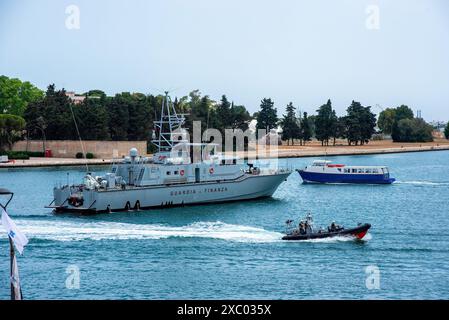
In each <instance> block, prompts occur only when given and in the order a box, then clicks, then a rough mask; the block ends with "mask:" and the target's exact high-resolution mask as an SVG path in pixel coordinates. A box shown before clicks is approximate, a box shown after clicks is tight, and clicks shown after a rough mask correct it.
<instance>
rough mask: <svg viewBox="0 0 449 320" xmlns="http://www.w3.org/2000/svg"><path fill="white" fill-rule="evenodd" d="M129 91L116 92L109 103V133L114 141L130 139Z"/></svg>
mask: <svg viewBox="0 0 449 320" xmlns="http://www.w3.org/2000/svg"><path fill="white" fill-rule="evenodd" d="M127 96H128V94H127V93H123V94H116V95H115V96H114V97H113V98H112V99H110V101H109V103H108V104H107V112H108V118H109V134H110V136H111V139H112V140H114V141H119V140H128V129H129V112H128V103H129V101H127Z"/></svg>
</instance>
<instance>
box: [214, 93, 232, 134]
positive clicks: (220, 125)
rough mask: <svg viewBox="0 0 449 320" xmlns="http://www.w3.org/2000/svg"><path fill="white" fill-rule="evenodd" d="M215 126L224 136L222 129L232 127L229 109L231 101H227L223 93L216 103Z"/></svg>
mask: <svg viewBox="0 0 449 320" xmlns="http://www.w3.org/2000/svg"><path fill="white" fill-rule="evenodd" d="M215 116H216V117H217V118H216V123H217V128H216V129H219V130H220V131H222V134H223V136H224V130H225V129H229V128H232V122H233V119H232V111H231V103H230V102H229V101H228V98H227V97H226V96H225V95H222V96H221V102H220V103H219V104H218V105H217V108H216V113H215Z"/></svg>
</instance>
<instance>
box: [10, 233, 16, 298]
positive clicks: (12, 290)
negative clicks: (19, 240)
mask: <svg viewBox="0 0 449 320" xmlns="http://www.w3.org/2000/svg"><path fill="white" fill-rule="evenodd" d="M8 239H9V257H10V264H9V266H10V272H9V277H10V278H9V282H10V285H11V300H16V295H15V292H14V285H13V283H12V279H13V276H14V265H13V264H14V255H15V252H14V245H13V243H12V240H11V237H8Z"/></svg>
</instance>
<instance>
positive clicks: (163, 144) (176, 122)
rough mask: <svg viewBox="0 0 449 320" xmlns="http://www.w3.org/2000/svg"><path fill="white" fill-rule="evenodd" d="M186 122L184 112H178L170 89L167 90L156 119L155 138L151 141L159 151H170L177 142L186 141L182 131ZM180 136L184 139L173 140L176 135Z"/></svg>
mask: <svg viewBox="0 0 449 320" xmlns="http://www.w3.org/2000/svg"><path fill="white" fill-rule="evenodd" d="M184 123H185V116H184V114H178V113H177V112H176V109H175V106H174V105H173V103H172V101H171V99H170V97H169V96H168V91H165V96H164V98H163V100H162V106H161V113H160V116H159V120H155V121H154V133H153V140H152V141H151V142H152V143H153V144H154V145H155V146H156V147H157V148H158V153H168V152H170V151H171V150H172V148H173V147H174V146H175V145H176V144H178V143H180V142H185V140H184V136H183V132H182V131H181V130H183V129H182V125H183V124H184ZM180 136H181V137H182V140H179V139H176V140H173V139H174V137H180Z"/></svg>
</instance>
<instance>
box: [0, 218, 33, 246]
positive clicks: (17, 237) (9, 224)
mask: <svg viewBox="0 0 449 320" xmlns="http://www.w3.org/2000/svg"><path fill="white" fill-rule="evenodd" d="M2 225H3V228H5V230H6V232H7V233H8V236H9V237H10V238H11V240H12V242H14V244H15V246H16V249H17V251H19V253H20V254H22V253H23V247H25V246H26V245H27V243H28V239H27V237H26V236H25V235H24V234H23V233H22V232H20V231H19V229H17V226H16V224H15V223H14V221H12V220H11V218H10V217H9V216H8V214H7V213H6V211H5V210H3V209H2Z"/></svg>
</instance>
